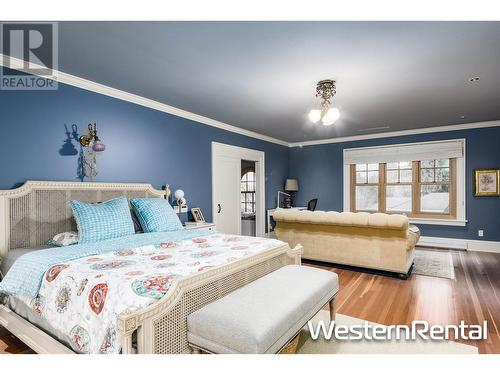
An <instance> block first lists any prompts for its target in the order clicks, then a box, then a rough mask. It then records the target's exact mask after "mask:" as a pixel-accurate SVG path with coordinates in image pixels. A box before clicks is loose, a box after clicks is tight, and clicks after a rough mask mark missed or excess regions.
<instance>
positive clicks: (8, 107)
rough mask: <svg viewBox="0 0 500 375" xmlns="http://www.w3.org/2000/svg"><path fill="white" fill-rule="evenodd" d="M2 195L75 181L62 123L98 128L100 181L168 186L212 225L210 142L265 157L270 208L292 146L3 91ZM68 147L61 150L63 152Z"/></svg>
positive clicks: (73, 93) (55, 95)
mask: <svg viewBox="0 0 500 375" xmlns="http://www.w3.org/2000/svg"><path fill="white" fill-rule="evenodd" d="M0 114H1V117H0V128H1V129H2V134H1V136H2V142H1V147H0V189H11V188H13V187H17V186H19V185H20V184H22V183H23V182H24V181H26V180H28V179H33V180H75V181H78V155H64V154H71V153H72V152H71V151H72V150H74V149H73V147H75V148H76V149H79V145H78V144H77V142H76V141H75V140H73V141H72V144H71V143H69V142H66V143H65V140H67V136H66V134H65V124H66V125H67V126H68V128H69V129H70V130H71V126H72V124H77V125H78V132H79V133H80V134H82V133H85V132H86V127H87V124H88V123H89V122H94V121H96V122H97V125H98V133H99V136H100V138H101V139H102V141H103V143H105V144H106V146H107V149H106V151H105V152H104V153H102V154H100V155H98V169H99V174H98V176H97V177H96V178H95V181H106V182H148V183H151V184H152V185H153V186H155V187H156V188H161V186H162V185H163V184H165V183H169V184H170V186H171V188H172V189H177V188H181V189H183V190H184V192H185V194H186V198H187V200H188V205H189V206H190V207H201V209H202V210H203V213H204V215H205V218H206V219H207V220H211V219H212V187H211V186H212V185H211V142H212V141H217V142H221V143H228V144H232V145H237V146H242V147H248V148H252V149H256V150H261V151H264V152H265V154H266V159H265V163H266V165H265V166H266V192H267V194H266V206H267V208H271V207H274V206H275V205H276V204H275V202H274V197H275V192H276V191H277V190H281V189H282V188H283V183H284V180H285V179H286V177H287V173H288V152H289V149H288V147H285V146H281V145H277V144H273V143H269V142H264V141H260V140H257V139H254V138H251V137H246V136H242V135H239V134H236V133H232V132H228V131H224V130H221V129H218V128H214V127H211V126H207V125H203V124H199V123H197V122H193V121H190V120H187V119H184V118H180V117H177V116H173V115H169V114H166V113H163V112H159V111H156V110H153V109H150V108H145V107H142V106H139V105H135V104H132V103H129V102H126V101H122V100H118V99H114V98H111V97H108V96H105V95H100V94H96V93H93V92H90V91H86V90H82V89H79V88H75V87H72V86H68V85H64V84H60V85H59V89H58V90H57V91H1V90H0ZM63 145H64V148H63Z"/></svg>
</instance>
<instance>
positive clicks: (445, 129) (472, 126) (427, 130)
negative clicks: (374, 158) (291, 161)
mask: <svg viewBox="0 0 500 375" xmlns="http://www.w3.org/2000/svg"><path fill="white" fill-rule="evenodd" d="M496 126H500V120H493V121H483V122H471V123H467V124H455V125H444V126H434V127H430V128H418V129H410V130H398V131H393V132H385V133H376V134H366V135H353V136H350V137H339V138H327V139H318V140H315V141H305V142H292V143H289V147H303V146H316V145H324V144H329V143H342V142H353V141H362V140H365V139H377V138H390V137H400V136H404V135H414V134H425V133H440V132H451V131H456V130H467V129H479V128H492V127H496Z"/></svg>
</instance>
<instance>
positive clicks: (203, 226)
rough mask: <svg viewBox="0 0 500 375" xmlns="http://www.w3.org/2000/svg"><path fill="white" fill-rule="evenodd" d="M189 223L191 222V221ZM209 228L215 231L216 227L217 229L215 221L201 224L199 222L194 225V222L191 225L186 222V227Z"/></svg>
mask: <svg viewBox="0 0 500 375" xmlns="http://www.w3.org/2000/svg"><path fill="white" fill-rule="evenodd" d="M188 223H191V222H190V221H189V222H188ZM201 228H203V229H208V230H209V231H214V232H215V229H216V226H215V223H200V224H197V225H194V224H191V225H189V224H188V225H186V223H184V229H190V230H191V229H201Z"/></svg>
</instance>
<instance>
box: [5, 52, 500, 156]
mask: <svg viewBox="0 0 500 375" xmlns="http://www.w3.org/2000/svg"><path fill="white" fill-rule="evenodd" d="M7 57H9V56H6V55H3V54H0V66H7V65H6V64H5V61H4V59H6V58H7ZM10 59H12V61H13V62H14V63H15V64H16V65H17V66H22V65H23V64H24V61H23V60H21V59H18V58H15V57H10ZM31 65H32V66H33V67H34V68H40V66H38V65H36V64H33V63H31ZM7 67H8V66H7ZM16 70H21V71H23V69H18V68H16ZM30 74H31V73H30ZM53 75H54V77H55V79H56V80H57V81H58V82H61V83H64V84H67V85H71V86H75V87H78V88H81V89H84V90H87V91H92V92H95V93H98V94H102V95H106V96H110V97H113V98H116V99H121V100H125V101H127V102H130V103H134V104H138V105H141V106H143V107H148V108H152V109H155V110H157V111H161V112H165V113H168V114H171V115H175V116H178V117H182V118H186V119H188V120H192V121H195V122H198V123H201V124H204V125H208V126H213V127H215V128H219V129H223V130H227V131H230V132H232V133H236V134H241V135H244V136H247V137H252V138H255V139H259V140H262V141H266V142H271V143H275V144H278V145H282V146H288V147H303V146H315V145H323V144H329V143H341V142H352V141H361V140H365V139H377V138H389V137H399V136H404V135H414V134H425V133H439V132H449V131H455V130H466V129H479V128H488V127H496V126H500V119H499V120H493V121H484V122H473V123H467V124H456V125H444V126H435V127H430V128H418V129H410V130H400V131H393V132H385V133H375V134H365V135H354V136H349V137H339V138H327V139H318V140H313V141H304V142H292V143H289V142H286V141H283V140H281V139H277V138H273V137H270V136H267V135H264V134H259V133H256V132H253V131H251V130H246V129H242V128H239V127H237V126H234V125H229V124H226V123H224V122H221V121H218V120H214V119H211V118H209V117H205V116H202V115H198V114H196V113H193V112H189V111H185V110H183V109H180V108H176V107H173V106H171V105H168V104H165V103H161V102H158V101H156V100H152V99H148V98H145V97H143V96H139V95H136V94H132V93H129V92H127V91H123V90H119V89H116V88H113V87H110V86H106V85H102V84H100V83H97V82H94V81H90V80H88V79H84V78H80V77H77V76H74V75H71V74H68V73H64V72H62V71H59V70H53Z"/></svg>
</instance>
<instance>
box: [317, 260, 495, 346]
mask: <svg viewBox="0 0 500 375" xmlns="http://www.w3.org/2000/svg"><path fill="white" fill-rule="evenodd" d="M450 252H451V253H452V257H453V265H454V268H455V280H450V279H442V278H437V277H430V276H421V275H416V274H412V275H411V276H410V277H409V278H408V280H400V279H398V278H396V277H387V276H381V275H375V274H368V273H361V272H355V271H350V270H346V269H339V268H331V267H328V266H317V265H315V267H321V268H324V269H329V270H332V271H334V272H337V274H338V275H339V280H340V291H339V295H338V297H337V311H338V312H339V313H341V314H344V315H350V316H354V317H356V318H360V319H365V320H368V321H371V322H376V323H381V324H385V325H391V324H410V323H411V322H412V321H413V320H427V321H428V322H429V323H430V324H459V323H460V321H461V320H463V321H465V323H466V324H482V323H483V321H484V320H486V321H487V322H488V339H487V340H484V341H469V342H467V341H461V342H463V343H464V344H468V345H475V346H477V347H478V349H479V352H480V353H499V354H500V332H499V329H500V254H493V253H483V252H473V251H469V252H465V251H453V250H450Z"/></svg>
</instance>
